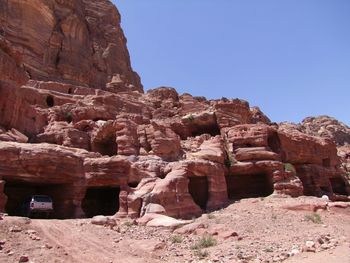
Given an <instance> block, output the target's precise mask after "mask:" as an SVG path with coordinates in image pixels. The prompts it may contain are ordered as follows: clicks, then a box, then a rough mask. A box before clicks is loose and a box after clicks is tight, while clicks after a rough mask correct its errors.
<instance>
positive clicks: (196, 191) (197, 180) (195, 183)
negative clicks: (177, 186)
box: [188, 176, 209, 210]
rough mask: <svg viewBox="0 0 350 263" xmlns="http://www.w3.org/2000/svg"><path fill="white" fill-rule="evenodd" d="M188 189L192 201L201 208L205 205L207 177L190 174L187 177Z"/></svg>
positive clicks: (204, 207) (206, 200)
mask: <svg viewBox="0 0 350 263" xmlns="http://www.w3.org/2000/svg"><path fill="white" fill-rule="evenodd" d="M188 191H189V192H190V194H191V196H192V199H193V201H194V202H195V203H196V204H197V205H198V206H199V207H200V208H202V209H203V210H205V209H206V207H207V202H208V196H209V193H208V177H206V176H191V177H189V183H188Z"/></svg>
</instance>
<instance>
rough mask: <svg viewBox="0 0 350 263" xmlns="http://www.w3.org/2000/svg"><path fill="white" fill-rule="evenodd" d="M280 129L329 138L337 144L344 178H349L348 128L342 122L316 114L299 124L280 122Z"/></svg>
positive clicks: (349, 134) (349, 132)
mask: <svg viewBox="0 0 350 263" xmlns="http://www.w3.org/2000/svg"><path fill="white" fill-rule="evenodd" d="M280 128H281V129H284V130H286V131H287V132H290V131H293V132H294V131H295V130H297V131H299V132H302V133H305V134H308V135H312V136H317V137H322V138H326V139H329V140H331V141H333V142H334V143H335V144H336V145H337V150H338V156H339V157H340V161H341V166H342V169H344V174H345V176H344V178H345V179H346V180H348V181H349V180H350V176H349V174H350V157H349V156H350V146H349V144H350V128H349V127H348V126H347V125H345V124H344V123H342V122H340V121H338V120H336V119H334V118H332V117H329V116H325V115H323V116H318V117H308V118H305V119H304V120H303V121H302V122H301V123H300V124H294V123H282V124H281V125H280Z"/></svg>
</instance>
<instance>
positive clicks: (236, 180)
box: [226, 173, 273, 200]
mask: <svg viewBox="0 0 350 263" xmlns="http://www.w3.org/2000/svg"><path fill="white" fill-rule="evenodd" d="M226 185H227V193H228V197H229V198H230V199H232V200H236V199H242V198H254V197H265V196H269V195H271V194H272V193H273V184H272V180H271V177H270V176H269V175H268V174H264V173H259V174H247V175H227V176H226Z"/></svg>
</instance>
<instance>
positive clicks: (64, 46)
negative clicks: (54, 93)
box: [0, 0, 142, 91]
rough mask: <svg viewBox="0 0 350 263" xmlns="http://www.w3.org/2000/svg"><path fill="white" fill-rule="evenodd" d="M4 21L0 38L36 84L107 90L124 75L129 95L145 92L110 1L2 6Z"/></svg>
mask: <svg viewBox="0 0 350 263" xmlns="http://www.w3.org/2000/svg"><path fill="white" fill-rule="evenodd" d="M0 21H1V24H0V29H1V32H0V36H2V37H3V38H5V40H8V41H9V42H11V46H12V47H13V50H14V51H15V52H17V53H18V54H19V56H20V57H21V60H22V62H23V65H24V68H25V70H26V71H27V72H28V73H29V75H30V77H31V78H33V79H40V80H53V79H54V80H60V81H65V82H70V83H75V84H79V85H87V86H90V87H95V88H100V89H103V88H104V87H105V86H106V83H107V82H109V81H110V80H111V79H112V77H113V76H114V75H116V74H120V75H123V76H125V77H126V79H127V80H128V83H130V84H132V86H130V89H133V90H138V91H142V86H141V83H140V79H139V77H138V75H137V74H136V73H135V72H133V71H132V69H131V66H130V59H129V53H128V50H127V48H126V39H125V37H124V34H123V31H122V29H121V28H120V15H119V13H118V11H117V9H116V8H115V7H114V6H113V4H112V3H111V2H110V1H108V0H98V1H91V0H83V1H78V0H73V1H65V0H60V1H55V0H49V1H40V0H33V1H16V0H10V1H1V2H0ZM0 58H1V53H0ZM8 63H9V66H10V67H9V70H11V71H14V70H13V69H12V68H14V67H15V65H13V63H10V62H8Z"/></svg>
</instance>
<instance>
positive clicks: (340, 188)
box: [329, 178, 348, 195]
mask: <svg viewBox="0 0 350 263" xmlns="http://www.w3.org/2000/svg"><path fill="white" fill-rule="evenodd" d="M329 181H330V182H331V185H332V189H333V192H334V193H335V194H339V195H348V192H347V191H346V184H345V182H344V180H343V179H342V178H329Z"/></svg>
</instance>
